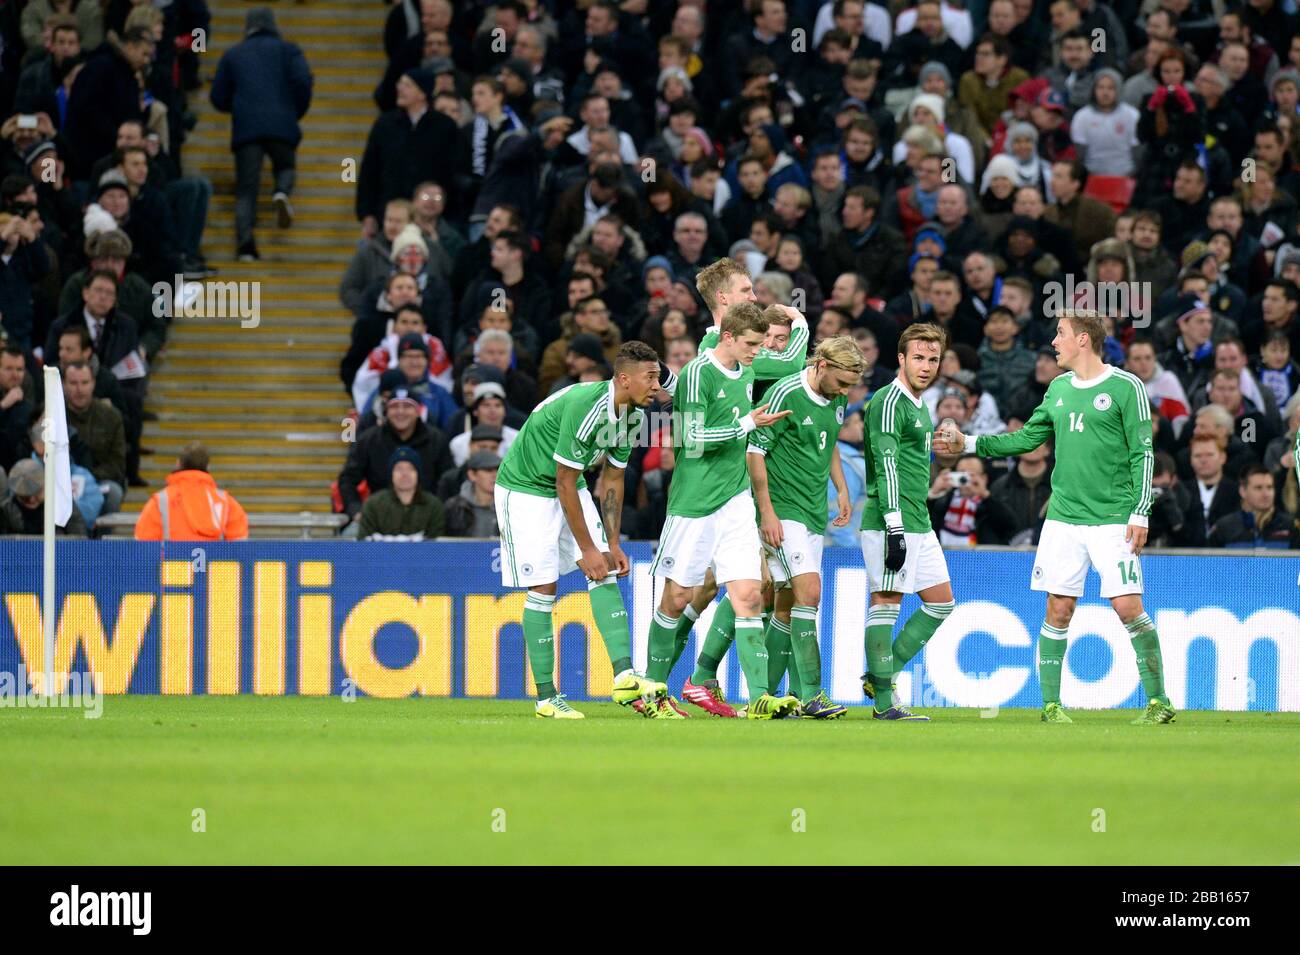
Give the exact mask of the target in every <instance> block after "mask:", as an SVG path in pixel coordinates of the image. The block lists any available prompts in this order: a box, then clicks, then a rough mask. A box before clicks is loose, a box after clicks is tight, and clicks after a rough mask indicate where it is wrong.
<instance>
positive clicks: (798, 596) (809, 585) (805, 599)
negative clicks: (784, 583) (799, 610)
mask: <svg viewBox="0 0 1300 955" xmlns="http://www.w3.org/2000/svg"><path fill="white" fill-rule="evenodd" d="M793 589H794V599H795V603H797V604H799V605H800V606H801V607H816V606H817V605H818V604H820V603H821V602H822V584H821V581H820V580H818V579H817V578H815V577H814V578H813V579H812V580H811V581H802V580H796V581H795V582H794V588H793Z"/></svg>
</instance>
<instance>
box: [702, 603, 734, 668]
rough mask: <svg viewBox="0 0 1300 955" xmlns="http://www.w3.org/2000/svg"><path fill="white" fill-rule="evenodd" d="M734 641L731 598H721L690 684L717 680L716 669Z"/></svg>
mask: <svg viewBox="0 0 1300 955" xmlns="http://www.w3.org/2000/svg"><path fill="white" fill-rule="evenodd" d="M734 639H736V608H735V607H733V606H731V598H730V597H723V598H722V602H721V603H719V604H718V609H717V610H716V611H714V614H713V624H712V626H710V627H709V632H708V635H707V636H705V638H704V649H702V650H701V651H700V658H699V660H698V661H697V662H696V664H695V672H694V673H692V674H691V682H692V683H695V684H700V683H703V682H704V681H705V680H716V679H717V678H718V667H719V666H721V664H722V658H723V657H725V656H726V655H727V649H728V648H729V647H730V646H731V641H732V640H734Z"/></svg>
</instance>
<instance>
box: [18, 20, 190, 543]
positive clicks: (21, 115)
mask: <svg viewBox="0 0 1300 955" xmlns="http://www.w3.org/2000/svg"><path fill="white" fill-rule="evenodd" d="M209 21H210V17H209V13H208V9H207V5H206V4H205V3H204V2H203V0H174V2H170V3H154V4H149V3H140V2H138V0H104V2H100V0H28V2H26V3H23V2H8V3H3V4H0V50H2V51H3V52H0V116H3V117H5V118H4V120H3V122H2V123H0V245H2V246H3V248H0V338H2V339H3V341H2V342H0V533H40V527H41V516H40V515H41V513H42V488H41V479H40V472H41V468H40V465H39V463H38V460H37V459H39V457H40V455H41V454H42V453H43V443H42V440H41V435H42V419H43V415H44V406H45V395H44V384H43V376H42V373H41V369H42V367H43V366H45V365H48V364H53V365H57V366H58V367H59V368H60V369H61V372H62V376H63V382H64V403H65V406H66V410H67V418H68V424H69V430H70V436H71V448H70V451H71V458H72V471H73V488H74V493H75V496H76V504H77V508H76V513H75V515H74V518H75V519H74V520H73V521H72V522H70V523H69V525H68V527H67V528H66V529H65V530H66V533H68V534H71V535H85V534H86V533H87V531H88V529H90V528H93V526H94V524H95V521H96V519H97V518H98V517H99V516H100V515H101V514H107V513H112V512H114V511H116V510H118V509H119V508H120V507H121V503H122V498H123V496H124V495H125V494H126V492H127V489H128V488H130V487H142V486H144V483H145V482H144V481H143V480H141V478H140V473H139V468H140V454H141V450H142V449H141V447H140V435H141V429H142V424H143V422H144V420H145V418H146V417H148V414H147V413H146V412H145V411H144V399H145V395H146V394H147V392H148V387H149V375H150V368H151V365H152V363H153V362H154V360H155V359H156V358H158V357H159V353H160V352H161V351H162V350H163V348H164V346H165V344H166V340H167V331H168V323H169V321H170V319H169V318H168V317H167V316H168V315H170V314H171V311H170V310H169V309H164V308H158V307H156V305H157V300H158V299H159V298H171V297H172V296H171V294H170V292H169V293H166V294H164V295H156V294H155V284H156V283H159V282H163V283H167V287H168V289H172V288H174V286H175V285H176V282H175V278H176V276H188V277H191V278H197V277H202V276H205V275H208V274H211V270H210V269H209V268H208V266H207V264H206V262H205V261H204V260H203V257H202V255H201V254H200V244H201V242H202V239H203V231H204V224H205V220H206V215H207V209H208V204H209V200H210V198H211V194H212V187H211V184H210V183H208V182H207V181H206V180H205V179H202V178H199V177H195V176H190V175H186V174H184V173H183V171H182V165H181V155H182V147H183V145H184V142H185V139H186V136H187V134H188V132H189V131H190V130H191V129H192V128H193V126H194V124H195V116H194V114H193V113H192V112H191V111H190V110H189V108H188V106H187V96H189V95H192V93H193V91H194V90H196V89H198V86H199V79H198V60H197V54H196V52H195V51H194V50H193V49H192V47H193V46H194V42H195V41H194V37H195V36H196V33H195V31H201V32H200V33H198V34H197V35H199V36H204V35H206V31H207V30H208V27H209ZM201 46H202V44H200V47H201ZM168 304H170V303H168Z"/></svg>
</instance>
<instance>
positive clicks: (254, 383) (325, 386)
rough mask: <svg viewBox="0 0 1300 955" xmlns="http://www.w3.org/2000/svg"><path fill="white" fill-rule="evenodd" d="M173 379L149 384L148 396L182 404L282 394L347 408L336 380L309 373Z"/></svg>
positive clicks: (160, 378)
mask: <svg viewBox="0 0 1300 955" xmlns="http://www.w3.org/2000/svg"><path fill="white" fill-rule="evenodd" d="M178 378H179V379H178V381H177V379H173V378H172V377H170V376H166V377H164V376H159V378H157V379H156V381H151V382H149V392H151V394H157V395H159V398H161V396H162V395H164V394H168V395H170V396H172V400H185V401H188V400H190V399H191V398H199V396H203V395H208V396H213V395H217V394H224V395H226V396H227V399H229V396H233V395H238V396H251V395H253V394H257V395H261V396H270V395H283V392H286V391H287V392H290V396H291V398H304V396H307V395H329V396H330V398H335V396H337V400H338V401H339V403H341V404H344V405H346V401H347V396H346V395H343V394H342V392H343V387H342V385H341V382H339V381H338V378H334V379H333V381H331V379H329V378H326V377H325V376H322V374H320V373H318V372H312V373H309V374H307V376H304V377H294V376H283V374H279V376H274V377H272V376H242V374H240V376H204V377H203V378H182V377H179V376H178Z"/></svg>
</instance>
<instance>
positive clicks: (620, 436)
mask: <svg viewBox="0 0 1300 955" xmlns="http://www.w3.org/2000/svg"><path fill="white" fill-rule="evenodd" d="M644 418H645V414H644V413H643V412H642V411H641V409H640V408H636V409H633V410H632V412H631V413H630V414H628V413H624V414H622V415H619V414H617V412H616V411H615V408H614V383H613V382H612V381H609V382H605V381H587V382H582V383H581V384H576V385H569V387H567V388H563V389H561V390H559V391H557V392H556V393H555V394H553V395H551V396H549V397H548V398H547V399H546V400H545V401H543V402H542V403H541V404H539V405H538V406H537V407H536V408H534V409H533V412H532V414H530V415H529V416H528V420H527V421H525V422H524V426H523V427H522V428H521V429H520V430H519V434H518V435H516V436H515V440H514V443H513V444H511V445H510V450H509V451H507V452H506V457H505V460H504V461H502V462H501V468H500V470H499V471H498V472H497V484H499V485H501V487H504V488H508V489H510V490H511V491H521V492H522V493H524V494H537V495H540V496H541V497H555V496H556V492H555V471H556V467H555V466H556V464H557V463H558V464H563V465H564V466H565V467H570V468H573V469H574V470H577V471H585V470H587V468H589V467H591V466H592V465H594V464H595V463H596V462H597V461H599V460H600V457H601V455H602V454H603V455H607V456H608V460H609V463H610V464H613V465H614V466H616V467H620V468H622V467H627V459H628V458H629V457H630V456H631V454H632V437H633V436H635V435H636V433H637V432H638V431H639V430H640V428H641V422H642V420H643V419H644ZM586 486H587V482H586V480H585V479H584V478H583V476H582V475H581V474H579V475H578V487H580V488H582V487H586Z"/></svg>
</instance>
